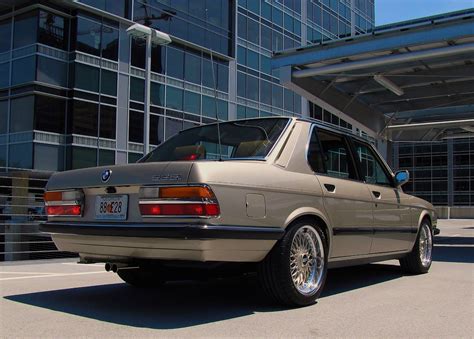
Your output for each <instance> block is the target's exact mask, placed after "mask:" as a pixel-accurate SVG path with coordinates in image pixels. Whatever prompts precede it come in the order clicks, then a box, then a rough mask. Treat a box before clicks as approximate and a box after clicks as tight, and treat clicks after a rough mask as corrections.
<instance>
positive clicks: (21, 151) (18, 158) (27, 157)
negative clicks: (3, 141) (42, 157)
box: [8, 142, 33, 168]
mask: <svg viewBox="0 0 474 339" xmlns="http://www.w3.org/2000/svg"><path fill="white" fill-rule="evenodd" d="M8 158H9V159H8V166H9V167H14V168H33V143H31V142H29V143H24V144H12V145H10V149H9V153H8Z"/></svg>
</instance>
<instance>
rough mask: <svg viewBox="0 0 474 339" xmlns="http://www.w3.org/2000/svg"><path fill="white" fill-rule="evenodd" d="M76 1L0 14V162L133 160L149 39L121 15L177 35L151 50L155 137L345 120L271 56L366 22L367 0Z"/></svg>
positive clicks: (62, 165) (55, 166)
mask: <svg viewBox="0 0 474 339" xmlns="http://www.w3.org/2000/svg"><path fill="white" fill-rule="evenodd" d="M78 2H80V6H79V8H78V9H75V10H73V8H72V7H71V8H69V7H67V6H68V5H66V4H65V3H63V4H62V5H51V7H48V6H45V5H42V6H41V8H40V9H38V8H37V7H36V6H34V5H35V4H34V2H32V3H31V5H28V6H30V7H28V6H26V7H24V8H22V10H21V11H19V13H18V14H17V13H16V12H12V13H11V16H10V17H8V18H4V19H2V20H1V21H0V75H1V76H0V164H1V166H2V167H9V168H16V167H19V168H30V169H38V170H39V169H41V170H50V171H57V170H67V169H74V168H83V167H88V166H97V165H102V164H113V163H126V162H132V161H136V160H137V159H138V158H140V156H141V154H142V153H143V121H144V117H143V111H144V95H145V80H144V78H145V73H144V70H145V58H146V50H145V49H146V48H145V41H144V40H141V39H136V38H131V37H129V36H127V33H126V29H127V28H128V24H124V23H122V21H121V20H120V18H119V17H122V18H125V19H130V20H133V21H135V22H138V23H141V24H145V25H148V26H151V27H153V28H156V29H159V30H161V31H163V32H166V33H169V34H170V35H171V36H172V39H173V43H172V44H170V45H167V46H153V48H152V61H151V72H152V73H151V84H150V86H151V106H150V114H151V116H150V140H149V141H150V144H151V145H152V147H156V146H157V145H159V144H161V143H162V142H163V141H164V140H166V139H168V138H169V137H171V136H173V135H174V134H176V133H177V132H179V131H180V130H182V129H185V128H189V127H192V126H196V125H199V124H202V123H208V122H212V121H214V120H215V119H216V117H218V118H219V119H220V120H228V119H235V118H251V117H259V116H262V117H263V116H278V115H285V116H293V115H296V116H298V115H309V116H313V117H316V118H318V117H319V118H320V119H322V120H324V121H328V122H330V123H333V124H337V125H339V126H342V127H345V128H348V129H352V125H351V124H350V123H347V122H346V121H344V120H343V119H340V118H339V117H338V116H337V115H335V114H332V113H330V112H328V111H325V110H323V109H321V108H319V107H318V106H316V105H314V104H312V103H308V101H307V100H306V99H304V98H301V97H300V96H299V95H296V94H295V93H293V92H292V91H290V90H287V89H285V88H283V87H282V86H281V85H280V83H279V75H278V71H277V70H272V68H271V55H272V51H275V50H280V49H287V48H294V47H298V46H301V45H305V44H310V43H313V42H318V41H322V40H327V39H334V38H337V37H340V36H344V35H347V34H360V33H363V32H365V31H366V30H369V29H370V28H371V27H372V26H373V22H374V19H373V2H372V1H370V0H363V1H362V0H361V1H359V0H357V1H355V2H351V1H346V0H337V1H333V0H331V1H313V0H285V1H283V0H278V1H277V0H252V1H250V0H247V1H241V0H179V1H170V0H114V1H111V0H80V1H78ZM38 3H39V2H38ZM351 3H352V4H351ZM61 6H65V7H61ZM30 8H31V9H30ZM71 13H72V15H71ZM316 36H318V37H320V38H319V40H318V39H317V38H316ZM318 110H319V111H320V116H318V113H316V111H318ZM20 154H21V155H20Z"/></svg>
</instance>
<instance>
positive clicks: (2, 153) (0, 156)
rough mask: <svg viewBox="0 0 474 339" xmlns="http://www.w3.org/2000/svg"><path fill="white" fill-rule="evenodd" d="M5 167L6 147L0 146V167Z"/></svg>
mask: <svg viewBox="0 0 474 339" xmlns="http://www.w3.org/2000/svg"><path fill="white" fill-rule="evenodd" d="M6 166H7V146H6V145H0V167H6Z"/></svg>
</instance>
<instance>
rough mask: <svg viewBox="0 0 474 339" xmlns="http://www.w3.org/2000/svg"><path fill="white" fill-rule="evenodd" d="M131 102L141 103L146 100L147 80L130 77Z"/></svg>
mask: <svg viewBox="0 0 474 339" xmlns="http://www.w3.org/2000/svg"><path fill="white" fill-rule="evenodd" d="M130 100H135V101H140V102H143V101H144V100H145V80H143V79H139V78H135V77H130Z"/></svg>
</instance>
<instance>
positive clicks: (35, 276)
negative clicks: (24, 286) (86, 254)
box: [0, 271, 108, 281]
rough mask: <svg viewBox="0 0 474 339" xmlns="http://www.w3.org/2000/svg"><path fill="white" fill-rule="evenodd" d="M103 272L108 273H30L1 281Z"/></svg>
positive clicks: (1, 279) (0, 279)
mask: <svg viewBox="0 0 474 339" xmlns="http://www.w3.org/2000/svg"><path fill="white" fill-rule="evenodd" d="M103 273H108V272H106V271H98V272H81V273H52V274H43V275H30V276H27V277H12V278H0V281H7V280H22V279H36V278H56V277H68V276H73V275H74V276H75V275H88V274H103Z"/></svg>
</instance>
